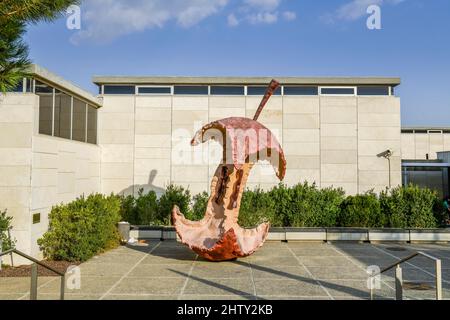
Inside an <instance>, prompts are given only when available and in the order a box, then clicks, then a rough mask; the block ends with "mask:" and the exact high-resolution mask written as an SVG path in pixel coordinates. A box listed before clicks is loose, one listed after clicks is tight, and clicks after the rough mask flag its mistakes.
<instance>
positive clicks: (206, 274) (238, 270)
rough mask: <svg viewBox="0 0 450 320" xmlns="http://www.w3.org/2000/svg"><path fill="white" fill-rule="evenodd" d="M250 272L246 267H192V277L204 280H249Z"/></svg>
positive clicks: (213, 265) (218, 265)
mask: <svg viewBox="0 0 450 320" xmlns="http://www.w3.org/2000/svg"><path fill="white" fill-rule="evenodd" d="M251 274H252V270H251V269H250V267H249V266H248V265H243V266H242V265H233V266H228V267H226V268H224V267H222V266H221V265H220V264H209V265H194V268H193V270H192V276H194V277H198V278H204V279H211V278H234V279H236V278H250V277H251Z"/></svg>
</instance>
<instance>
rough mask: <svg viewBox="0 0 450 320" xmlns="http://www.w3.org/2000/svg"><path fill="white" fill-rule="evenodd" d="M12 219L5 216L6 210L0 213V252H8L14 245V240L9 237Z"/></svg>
mask: <svg viewBox="0 0 450 320" xmlns="http://www.w3.org/2000/svg"><path fill="white" fill-rule="evenodd" d="M12 219H13V218H12V217H9V216H7V215H6V210H5V211H0V242H1V243H2V247H0V251H6V250H9V249H11V248H13V247H14V245H15V240H13V239H11V237H10V236H9V230H11V229H12V225H11V222H12Z"/></svg>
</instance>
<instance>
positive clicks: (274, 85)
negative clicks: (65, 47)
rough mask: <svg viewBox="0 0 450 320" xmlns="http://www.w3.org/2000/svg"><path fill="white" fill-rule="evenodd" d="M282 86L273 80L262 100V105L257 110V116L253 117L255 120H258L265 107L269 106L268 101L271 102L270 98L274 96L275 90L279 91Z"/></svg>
mask: <svg viewBox="0 0 450 320" xmlns="http://www.w3.org/2000/svg"><path fill="white" fill-rule="evenodd" d="M279 86H280V83H279V82H278V81H277V80H275V79H273V80H272V81H271V82H270V84H269V86H268V87H267V90H266V93H265V94H264V97H263V98H262V100H261V103H260V104H259V107H258V109H257V110H256V113H255V116H254V117H253V120H255V121H256V120H258V118H259V115H260V114H261V112H262V110H263V109H264V107H265V106H266V104H267V101H269V99H270V97H271V96H272V95H273V94H274V92H275V90H277V89H278V87H279Z"/></svg>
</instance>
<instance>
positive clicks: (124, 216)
mask: <svg viewBox="0 0 450 320" xmlns="http://www.w3.org/2000/svg"><path fill="white" fill-rule="evenodd" d="M119 199H120V216H121V220H122V221H126V222H129V223H130V224H136V225H138V224H139V217H137V215H136V208H135V207H136V199H135V198H134V197H133V196H132V195H128V196H124V195H121V196H119Z"/></svg>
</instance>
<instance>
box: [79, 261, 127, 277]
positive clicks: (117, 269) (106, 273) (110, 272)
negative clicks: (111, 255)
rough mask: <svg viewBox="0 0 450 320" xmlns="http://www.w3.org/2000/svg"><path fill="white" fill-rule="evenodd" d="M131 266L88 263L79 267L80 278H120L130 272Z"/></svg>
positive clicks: (113, 263)
mask: <svg viewBox="0 0 450 320" xmlns="http://www.w3.org/2000/svg"><path fill="white" fill-rule="evenodd" d="M130 267H131V265H130V264H128V263H122V262H119V263H115V262H109V263H106V262H105V263H94V262H88V263H84V264H82V265H81V266H80V272H81V276H82V277H84V276H100V277H113V276H122V275H123V274H125V273H126V272H127V271H128V270H130Z"/></svg>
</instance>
